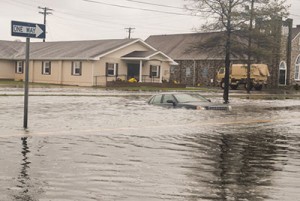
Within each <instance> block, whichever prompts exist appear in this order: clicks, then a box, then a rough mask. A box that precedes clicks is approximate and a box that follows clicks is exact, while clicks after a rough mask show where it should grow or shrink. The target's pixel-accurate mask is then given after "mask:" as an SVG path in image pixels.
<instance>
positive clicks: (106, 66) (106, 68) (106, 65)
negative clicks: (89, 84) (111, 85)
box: [105, 63, 108, 77]
mask: <svg viewBox="0 0 300 201" xmlns="http://www.w3.org/2000/svg"><path fill="white" fill-rule="evenodd" d="M107 71H108V63H106V64H105V76H106V77H107V75H108V72H107Z"/></svg>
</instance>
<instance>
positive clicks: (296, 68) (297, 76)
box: [295, 55, 300, 80]
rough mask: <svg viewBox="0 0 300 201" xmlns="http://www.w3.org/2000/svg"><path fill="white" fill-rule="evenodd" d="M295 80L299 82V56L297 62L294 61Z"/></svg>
mask: <svg viewBox="0 0 300 201" xmlns="http://www.w3.org/2000/svg"><path fill="white" fill-rule="evenodd" d="M295 80H300V55H299V56H298V57H297V60H296V65H295Z"/></svg>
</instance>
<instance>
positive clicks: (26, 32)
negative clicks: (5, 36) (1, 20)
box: [11, 21, 46, 38]
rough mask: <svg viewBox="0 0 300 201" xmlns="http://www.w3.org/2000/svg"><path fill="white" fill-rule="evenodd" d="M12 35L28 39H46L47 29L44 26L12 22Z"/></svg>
mask: <svg viewBox="0 0 300 201" xmlns="http://www.w3.org/2000/svg"><path fill="white" fill-rule="evenodd" d="M11 35H12V36H21V37H26V38H45V36H46V28H45V25H44V24H35V23H29V22H18V21H11Z"/></svg>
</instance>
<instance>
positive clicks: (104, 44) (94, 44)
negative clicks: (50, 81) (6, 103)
mask: <svg viewBox="0 0 300 201" xmlns="http://www.w3.org/2000/svg"><path fill="white" fill-rule="evenodd" d="M136 42H141V43H142V44H143V45H144V46H146V47H148V48H149V49H150V50H155V49H154V48H153V47H151V46H150V45H148V44H146V43H145V42H144V41H142V40H141V39H111V40H90V41H61V42H32V43H30V59H31V60H76V59H77V60H97V59H100V57H102V56H105V55H107V54H109V53H112V52H114V51H117V50H119V49H121V48H124V47H126V46H129V45H131V44H133V43H136ZM25 46H26V44H25V43H24V42H15V41H0V59H13V60H16V59H24V58H25Z"/></svg>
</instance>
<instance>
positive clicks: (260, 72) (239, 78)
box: [217, 64, 270, 90]
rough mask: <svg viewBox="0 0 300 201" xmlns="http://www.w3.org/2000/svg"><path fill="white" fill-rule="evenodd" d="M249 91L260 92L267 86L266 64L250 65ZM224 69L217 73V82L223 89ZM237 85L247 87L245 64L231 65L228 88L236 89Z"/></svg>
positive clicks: (267, 70)
mask: <svg viewBox="0 0 300 201" xmlns="http://www.w3.org/2000/svg"><path fill="white" fill-rule="evenodd" d="M250 69H251V70H250V80H251V82H250V87H249V88H250V89H252V88H253V87H254V88H255V89H256V90H261V89H262V88H263V86H264V85H267V80H268V77H269V76H270V73H269V69H268V66H267V65H266V64H251V68H250ZM224 77H225V67H221V68H220V69H219V71H218V73H217V82H218V84H219V86H220V87H221V88H222V89H224V85H225V84H224ZM239 85H244V86H245V88H246V87H247V64H232V65H231V67H230V73H229V86H230V88H231V89H237V88H238V87H239Z"/></svg>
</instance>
